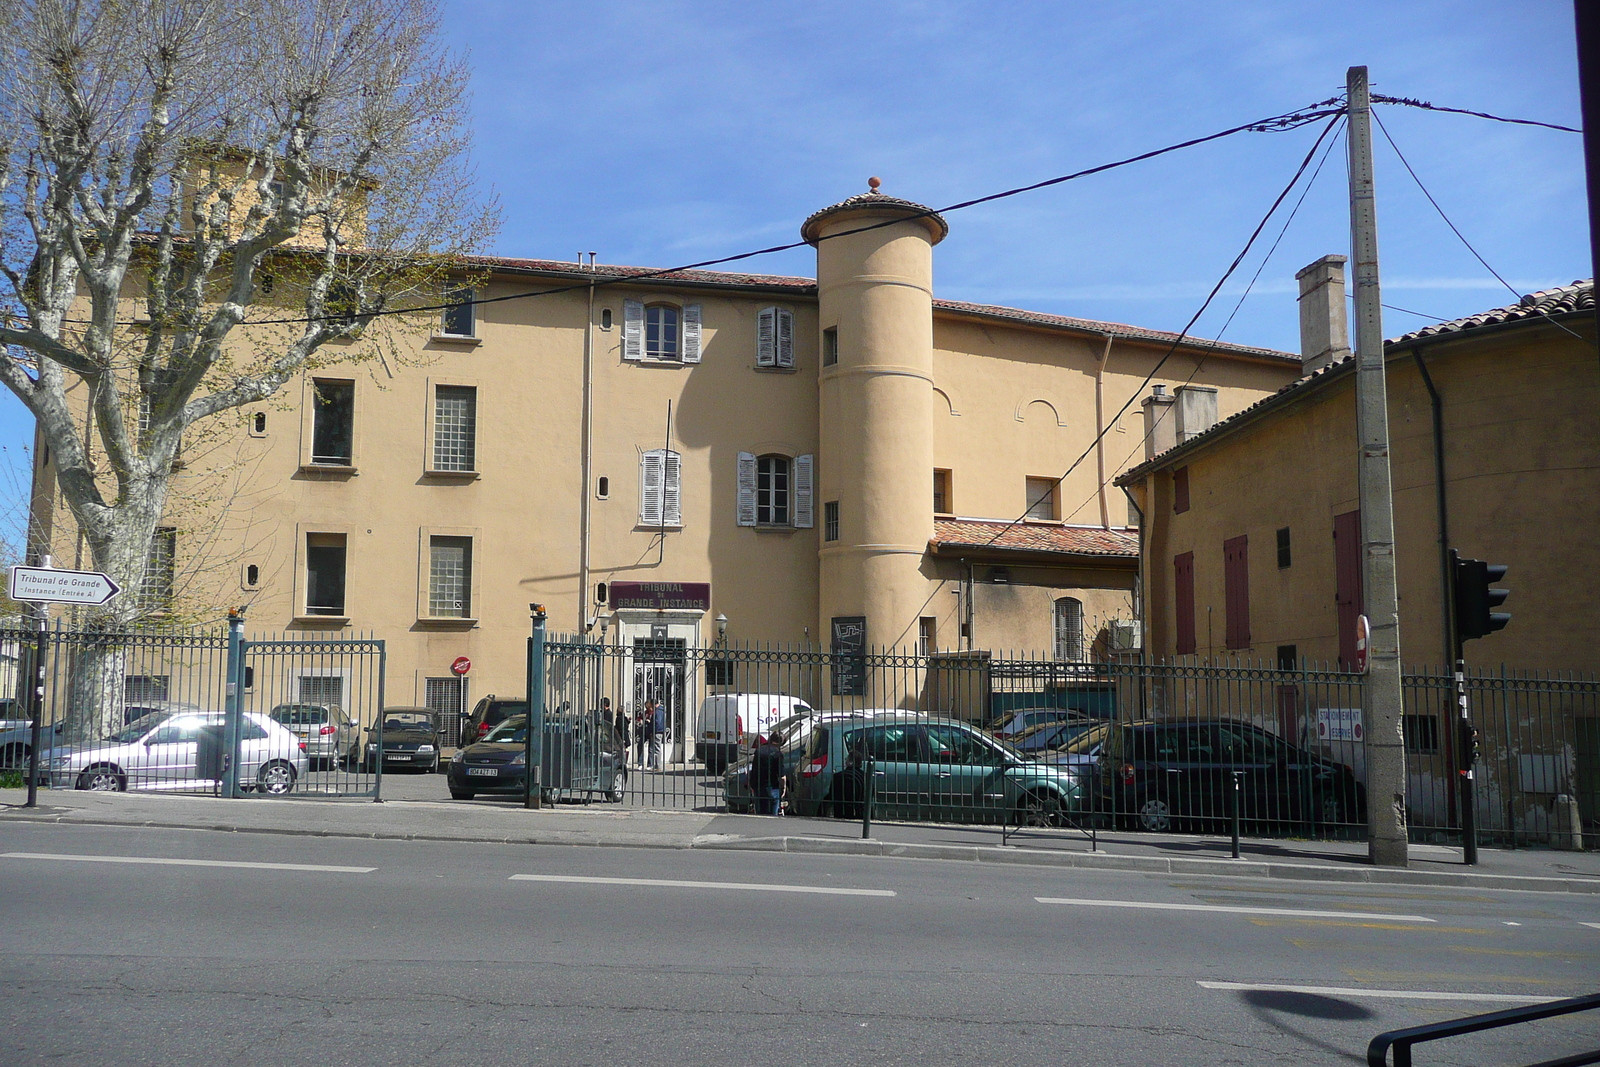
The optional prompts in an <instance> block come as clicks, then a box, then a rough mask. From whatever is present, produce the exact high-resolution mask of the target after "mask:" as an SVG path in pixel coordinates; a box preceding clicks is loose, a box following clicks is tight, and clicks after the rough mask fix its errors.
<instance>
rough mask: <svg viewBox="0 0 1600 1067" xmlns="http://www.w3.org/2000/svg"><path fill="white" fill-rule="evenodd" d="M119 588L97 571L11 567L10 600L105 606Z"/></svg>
mask: <svg viewBox="0 0 1600 1067" xmlns="http://www.w3.org/2000/svg"><path fill="white" fill-rule="evenodd" d="M120 592H122V587H121V586H119V585H117V583H116V582H113V581H112V580H111V579H110V577H108V576H107V575H104V574H101V573H100V572H99V571H58V570H56V569H55V568H53V567H12V568H11V599H12V600H32V601H37V602H40V603H44V604H104V603H105V602H106V601H108V600H110V599H111V598H112V597H114V596H116V595H117V594H118V593H120Z"/></svg>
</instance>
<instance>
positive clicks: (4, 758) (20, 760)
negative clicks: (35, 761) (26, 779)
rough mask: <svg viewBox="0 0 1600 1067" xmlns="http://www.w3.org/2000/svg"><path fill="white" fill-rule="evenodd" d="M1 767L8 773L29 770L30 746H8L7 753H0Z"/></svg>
mask: <svg viewBox="0 0 1600 1067" xmlns="http://www.w3.org/2000/svg"><path fill="white" fill-rule="evenodd" d="M0 767H3V768H4V769H6V770H8V771H23V770H27V769H28V746H27V745H7V746H6V747H5V751H3V752H0Z"/></svg>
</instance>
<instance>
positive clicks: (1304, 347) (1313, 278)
mask: <svg viewBox="0 0 1600 1067" xmlns="http://www.w3.org/2000/svg"><path fill="white" fill-rule="evenodd" d="M1344 265H1345V257H1344V256H1323V257H1322V258H1321V259H1319V260H1317V261H1316V262H1315V263H1313V264H1311V265H1310V266H1309V267H1304V268H1302V269H1301V270H1300V272H1299V273H1298V274H1296V275H1295V276H1294V277H1295V280H1296V281H1298V282H1299V283H1300V369H1301V373H1303V374H1310V373H1311V372H1312V371H1318V370H1321V369H1322V368H1323V367H1326V366H1327V365H1328V364H1330V363H1332V362H1334V361H1335V360H1339V359H1344V358H1345V357H1346V356H1348V355H1349V354H1350V326H1349V321H1348V319H1347V317H1346V312H1345V306H1344Z"/></svg>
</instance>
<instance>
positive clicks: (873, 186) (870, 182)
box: [867, 176, 883, 193]
mask: <svg viewBox="0 0 1600 1067" xmlns="http://www.w3.org/2000/svg"><path fill="white" fill-rule="evenodd" d="M882 184H883V179H881V178H878V177H876V176H874V177H871V178H868V179H867V188H868V189H870V190H872V191H873V192H874V193H875V192H877V191H878V186H880V185H882Z"/></svg>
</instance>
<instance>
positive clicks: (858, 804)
mask: <svg viewBox="0 0 1600 1067" xmlns="http://www.w3.org/2000/svg"><path fill="white" fill-rule="evenodd" d="M869 761H870V767H871V771H872V782H873V805H872V814H873V817H874V818H880V819H902V820H932V821H936V822H1011V823H1017V822H1020V823H1022V824H1024V825H1035V826H1061V825H1065V824H1067V823H1068V822H1070V821H1071V820H1072V818H1073V816H1074V814H1075V813H1076V812H1077V811H1078V810H1079V808H1080V800H1081V796H1082V794H1081V791H1080V789H1079V785H1078V780H1077V777H1076V775H1075V773H1074V772H1073V771H1072V770H1070V769H1068V768H1064V767H1056V766H1051V765H1048V764H1044V763H1035V762H1033V761H1032V760H1029V759H1028V758H1027V757H1026V756H1024V755H1023V754H1022V753H1020V752H1018V751H1017V750H1016V749H1015V748H1012V747H1011V746H1010V745H1008V744H1006V743H1005V742H1004V741H1000V740H997V739H996V738H994V737H991V736H989V735H988V734H986V733H984V732H983V731H982V730H979V729H978V728H976V727H974V726H973V725H971V724H970V723H965V722H960V721H958V720H955V719H941V718H929V717H927V716H922V715H918V714H916V713H914V712H878V713H874V714H869V715H862V716H856V715H836V716H824V717H823V718H822V719H821V720H820V721H818V722H817V723H816V724H815V725H814V727H813V728H812V731H811V736H810V738H809V739H808V740H807V742H806V744H805V747H804V750H803V751H802V752H801V753H800V756H799V759H798V761H797V763H796V764H795V769H794V771H793V772H792V774H791V776H790V784H789V796H790V802H791V806H792V807H793V809H794V812H795V814H797V815H825V816H826V815H832V816H836V817H839V818H860V816H861V809H862V799H863V797H864V795H865V787H866V781H867V778H866V773H865V772H866V768H867V767H868V766H869Z"/></svg>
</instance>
